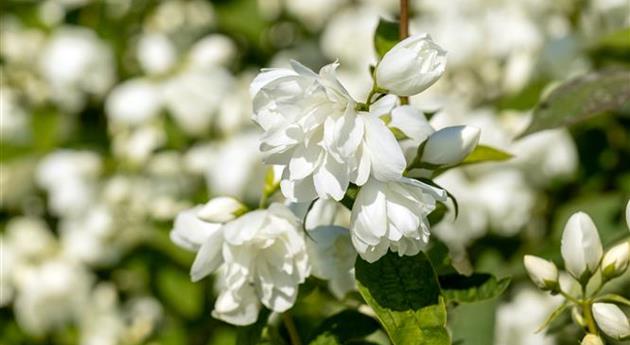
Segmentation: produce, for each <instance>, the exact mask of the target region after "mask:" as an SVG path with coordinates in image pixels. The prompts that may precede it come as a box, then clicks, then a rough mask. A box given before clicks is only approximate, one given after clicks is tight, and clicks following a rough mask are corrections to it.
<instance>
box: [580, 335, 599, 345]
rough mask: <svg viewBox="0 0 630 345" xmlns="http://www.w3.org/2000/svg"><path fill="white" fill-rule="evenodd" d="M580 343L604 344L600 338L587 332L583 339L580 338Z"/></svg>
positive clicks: (584, 344)
mask: <svg viewBox="0 0 630 345" xmlns="http://www.w3.org/2000/svg"><path fill="white" fill-rule="evenodd" d="M580 344H581V345H604V342H603V341H602V338H600V337H599V336H597V335H595V334H587V335H586V336H585V337H584V339H582V342H581V343H580Z"/></svg>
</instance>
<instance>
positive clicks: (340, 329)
mask: <svg viewBox="0 0 630 345" xmlns="http://www.w3.org/2000/svg"><path fill="white" fill-rule="evenodd" d="M378 329H379V324H378V322H377V321H376V320H374V319H373V318H371V317H369V316H367V315H365V314H362V313H360V312H358V311H356V310H352V309H348V310H344V311H342V312H339V313H337V314H335V315H333V316H331V317H329V318H328V319H326V320H324V321H323V322H322V323H321V324H320V325H319V326H318V327H317V329H316V330H315V332H313V334H314V336H313V337H312V340H311V341H310V342H309V344H310V345H342V344H346V343H348V342H350V341H351V342H352V344H356V341H358V340H361V339H362V338H365V337H366V336H368V335H370V334H372V333H374V332H375V331H376V330H378Z"/></svg>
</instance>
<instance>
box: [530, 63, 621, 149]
mask: <svg viewBox="0 0 630 345" xmlns="http://www.w3.org/2000/svg"><path fill="white" fill-rule="evenodd" d="M628 106H630V71H628V70H608V71H603V72H593V73H589V74H587V75H584V76H581V77H578V78H574V79H572V80H569V81H567V82H566V83H564V84H562V85H561V86H559V87H558V88H556V89H555V90H554V91H552V92H551V93H550V94H549V96H548V97H546V98H545V99H544V100H543V101H542V102H540V103H539V104H538V105H537V106H536V108H535V109H534V114H533V119H532V123H531V124H530V125H529V127H528V128H527V129H526V130H525V132H523V133H522V134H521V135H520V137H523V136H526V135H528V134H532V133H535V132H538V131H542V130H545V129H550V128H556V127H561V126H569V125H572V124H574V123H576V122H579V121H582V120H584V119H587V118H589V117H592V116H595V115H598V114H601V113H604V112H607V111H611V110H616V109H620V108H623V107H628Z"/></svg>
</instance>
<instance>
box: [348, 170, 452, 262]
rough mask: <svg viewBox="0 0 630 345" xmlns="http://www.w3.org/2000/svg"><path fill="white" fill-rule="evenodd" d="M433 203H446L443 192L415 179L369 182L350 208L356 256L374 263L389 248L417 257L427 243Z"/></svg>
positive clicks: (351, 231) (371, 180)
mask: <svg viewBox="0 0 630 345" xmlns="http://www.w3.org/2000/svg"><path fill="white" fill-rule="evenodd" d="M436 200H439V201H446V192H445V191H444V190H442V189H439V188H435V187H432V186H430V185H428V184H425V183H423V182H420V181H416V180H414V179H410V178H401V179H400V180H399V181H390V182H380V181H378V180H376V179H372V178H371V179H369V180H368V182H367V183H366V184H365V185H364V186H363V187H362V188H361V190H360V191H359V193H358V194H357V198H356V200H355V202H354V205H353V207H352V225H351V227H350V234H351V238H352V243H353V244H354V247H355V248H356V250H357V252H358V253H359V255H360V256H361V257H362V258H363V259H364V260H366V261H368V262H374V261H376V260H378V259H379V258H381V257H382V256H383V255H385V254H386V253H387V250H388V249H389V250H392V251H393V252H396V253H398V254H399V255H400V256H403V255H415V254H417V253H418V252H419V251H420V250H421V249H422V248H424V246H425V245H426V244H427V243H428V241H429V236H430V234H431V233H430V231H429V227H430V225H429V221H428V219H427V216H428V215H429V213H431V212H432V211H433V210H434V209H435V202H436Z"/></svg>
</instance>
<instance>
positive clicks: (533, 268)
mask: <svg viewBox="0 0 630 345" xmlns="http://www.w3.org/2000/svg"><path fill="white" fill-rule="evenodd" d="M523 261H524V263H525V268H526V269H527V273H528V274H529V277H530V278H531V279H532V281H533V282H534V283H535V284H536V285H537V286H538V287H539V288H541V289H544V290H550V289H554V288H555V287H557V286H558V268H557V267H556V265H554V264H553V262H550V261H547V260H544V259H541V258H539V257H537V256H533V255H525V258H524V260H523Z"/></svg>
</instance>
